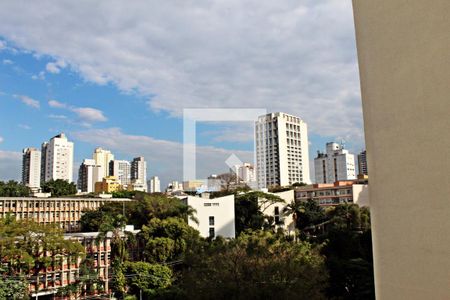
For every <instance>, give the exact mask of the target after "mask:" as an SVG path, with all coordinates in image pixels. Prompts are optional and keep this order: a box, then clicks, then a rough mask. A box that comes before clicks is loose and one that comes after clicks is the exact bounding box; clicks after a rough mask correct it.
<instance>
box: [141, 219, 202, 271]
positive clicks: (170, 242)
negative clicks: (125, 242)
mask: <svg viewBox="0 0 450 300" xmlns="http://www.w3.org/2000/svg"><path fill="white" fill-rule="evenodd" d="M139 238H140V239H142V240H143V241H144V244H145V246H144V251H143V257H142V258H143V260H145V261H148V262H160V263H161V262H170V261H175V260H178V259H180V258H182V257H183V255H185V254H186V253H187V252H188V249H191V248H192V245H193V244H195V243H196V242H197V241H198V240H199V233H198V231H197V230H195V229H193V228H192V227H191V226H189V225H188V224H187V223H186V222H185V221H184V220H183V219H181V218H174V217H170V218H167V219H164V220H161V219H158V218H153V219H152V220H150V222H149V223H148V225H144V226H143V227H142V231H141V232H140V234H139Z"/></svg>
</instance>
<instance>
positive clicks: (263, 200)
mask: <svg viewBox="0 0 450 300" xmlns="http://www.w3.org/2000/svg"><path fill="white" fill-rule="evenodd" d="M279 202H284V201H283V199H281V198H280V197H278V196H276V195H273V194H268V193H264V192H259V191H254V192H249V193H244V194H238V195H236V197H235V222H236V223H235V226H236V233H237V234H240V233H241V232H243V231H244V230H246V229H252V230H258V229H261V228H263V226H264V223H265V220H266V218H265V217H264V212H263V211H262V207H264V206H267V205H271V204H274V203H279Z"/></svg>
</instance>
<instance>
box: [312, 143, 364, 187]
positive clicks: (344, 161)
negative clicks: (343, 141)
mask: <svg viewBox="0 0 450 300" xmlns="http://www.w3.org/2000/svg"><path fill="white" fill-rule="evenodd" d="M314 168H315V177H316V183H334V182H336V181H341V180H354V179H356V168H355V156H354V155H353V154H350V153H349V152H348V150H346V149H344V147H343V146H342V145H340V144H338V143H335V142H330V143H327V146H326V152H325V153H322V152H318V153H317V157H316V158H315V159H314Z"/></svg>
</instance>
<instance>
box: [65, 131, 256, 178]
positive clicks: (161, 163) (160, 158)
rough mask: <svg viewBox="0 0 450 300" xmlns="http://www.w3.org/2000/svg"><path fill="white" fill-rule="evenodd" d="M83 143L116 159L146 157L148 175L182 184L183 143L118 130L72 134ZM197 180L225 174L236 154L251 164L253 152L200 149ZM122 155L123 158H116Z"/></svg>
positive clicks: (198, 151)
mask: <svg viewBox="0 0 450 300" xmlns="http://www.w3.org/2000/svg"><path fill="white" fill-rule="evenodd" d="M72 136H73V137H74V138H75V139H77V140H80V141H83V142H88V143H90V144H92V145H93V146H101V147H104V148H106V149H110V150H112V151H114V152H115V154H116V157H120V158H123V159H131V158H133V157H136V156H144V157H145V159H146V160H147V161H148V172H149V174H152V175H158V176H160V177H161V178H162V180H163V181H164V182H168V181H169V180H181V179H182V176H183V173H182V166H183V161H182V153H183V145H182V144H181V143H177V142H172V141H166V140H158V139H155V138H152V137H149V136H142V135H139V136H138V135H128V134H125V133H123V132H122V130H121V129H119V128H107V129H89V130H85V131H78V132H74V133H72ZM196 150H197V152H196V153H197V177H198V178H206V177H207V176H208V175H210V174H211V172H217V173H220V172H226V171H227V170H228V167H227V165H226V164H225V161H226V159H227V158H228V157H229V156H230V155H231V154H233V153H234V154H235V155H236V156H237V157H239V158H240V159H241V160H242V161H252V160H253V152H252V151H234V150H227V149H221V148H216V147H204V146H197V149H196ZM117 153H120V154H121V155H122V157H121V156H120V155H117Z"/></svg>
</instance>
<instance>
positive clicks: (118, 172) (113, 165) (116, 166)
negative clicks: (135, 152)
mask: <svg viewBox="0 0 450 300" xmlns="http://www.w3.org/2000/svg"><path fill="white" fill-rule="evenodd" d="M109 175H111V176H115V177H116V178H117V179H118V180H119V182H120V184H121V185H123V186H128V185H129V184H130V183H131V164H130V162H129V161H126V160H117V159H116V160H112V161H110V162H109Z"/></svg>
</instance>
